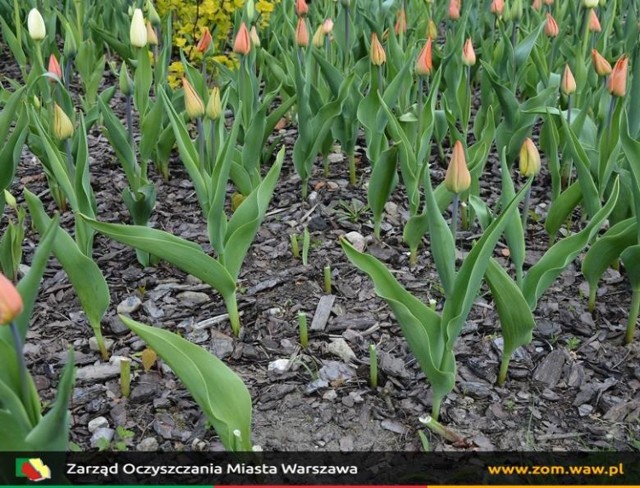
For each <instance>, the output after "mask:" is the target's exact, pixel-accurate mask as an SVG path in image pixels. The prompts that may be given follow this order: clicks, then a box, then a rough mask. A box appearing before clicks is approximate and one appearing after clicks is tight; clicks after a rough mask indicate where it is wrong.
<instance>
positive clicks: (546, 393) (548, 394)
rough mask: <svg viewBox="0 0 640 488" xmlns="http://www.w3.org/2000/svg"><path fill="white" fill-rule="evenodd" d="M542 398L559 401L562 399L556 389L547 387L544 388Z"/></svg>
mask: <svg viewBox="0 0 640 488" xmlns="http://www.w3.org/2000/svg"><path fill="white" fill-rule="evenodd" d="M542 398H544V399H545V400H549V401H550V402H557V401H558V400H560V395H558V394H557V393H556V392H555V391H553V390H550V389H549V388H545V389H544V390H542Z"/></svg>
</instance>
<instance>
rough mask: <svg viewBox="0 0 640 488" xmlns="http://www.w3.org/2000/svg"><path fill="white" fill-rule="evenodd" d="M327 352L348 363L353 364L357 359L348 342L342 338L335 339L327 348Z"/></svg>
mask: <svg viewBox="0 0 640 488" xmlns="http://www.w3.org/2000/svg"><path fill="white" fill-rule="evenodd" d="M327 351H329V352H330V353H331V354H333V355H335V356H338V357H339V358H340V359H342V360H343V361H344V362H346V363H348V362H351V361H353V360H354V359H355V358H356V354H355V353H354V352H353V350H352V349H351V348H350V347H349V344H347V341H345V340H344V339H342V338H339V339H334V340H333V341H331V343H330V344H329V345H328V346H327Z"/></svg>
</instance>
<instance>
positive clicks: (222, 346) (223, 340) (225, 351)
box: [211, 330, 233, 359]
mask: <svg viewBox="0 0 640 488" xmlns="http://www.w3.org/2000/svg"><path fill="white" fill-rule="evenodd" d="M211 352H212V353H213V354H215V356H216V357H217V358H218V359H224V358H226V357H228V356H229V355H230V354H231V353H232V352H233V339H232V338H231V337H229V336H228V335H226V334H223V333H222V332H219V331H217V330H212V331H211Z"/></svg>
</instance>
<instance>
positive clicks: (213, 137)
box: [208, 120, 216, 173]
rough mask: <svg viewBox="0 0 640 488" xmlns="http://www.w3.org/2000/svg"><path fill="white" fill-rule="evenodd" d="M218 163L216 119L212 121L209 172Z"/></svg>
mask: <svg viewBox="0 0 640 488" xmlns="http://www.w3.org/2000/svg"><path fill="white" fill-rule="evenodd" d="M215 164H216V121H215V120H212V121H211V161H210V164H209V167H208V170H209V173H212V172H213V168H214V166H215Z"/></svg>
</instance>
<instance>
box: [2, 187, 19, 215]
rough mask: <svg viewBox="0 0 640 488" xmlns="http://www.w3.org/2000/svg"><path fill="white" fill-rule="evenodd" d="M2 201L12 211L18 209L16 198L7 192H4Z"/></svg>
mask: <svg viewBox="0 0 640 488" xmlns="http://www.w3.org/2000/svg"><path fill="white" fill-rule="evenodd" d="M4 201H5V202H6V203H7V205H9V206H10V207H11V208H12V209H14V210H15V209H16V208H18V202H16V197H14V196H13V195H12V194H11V193H9V192H8V191H7V190H4Z"/></svg>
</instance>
